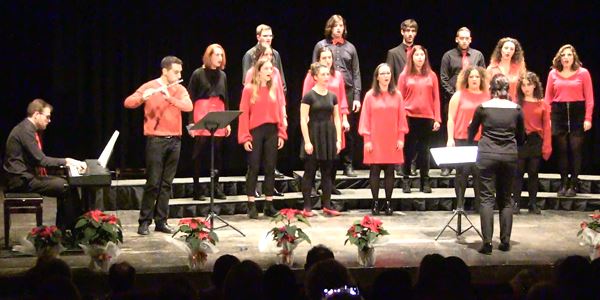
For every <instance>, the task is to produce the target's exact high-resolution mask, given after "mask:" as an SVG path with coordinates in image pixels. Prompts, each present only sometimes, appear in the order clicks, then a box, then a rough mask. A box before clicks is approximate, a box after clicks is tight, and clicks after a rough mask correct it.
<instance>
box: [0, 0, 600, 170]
mask: <svg viewBox="0 0 600 300" xmlns="http://www.w3.org/2000/svg"><path fill="white" fill-rule="evenodd" d="M446 2H448V3H446ZM548 2H550V1H548ZM548 2H546V1H518V2H514V3H512V2H509V1H474V2H456V1H435V2H427V1H411V2H407V1H402V2H401V1H394V2H392V3H389V2H375V1H339V2H337V1H314V2H312V1H272V2H260V3H258V4H256V3H255V2H254V1H164V2H162V1H161V2H158V1H21V2H17V1H3V3H2V4H0V6H1V7H0V8H1V11H2V14H3V16H2V19H3V21H4V24H5V25H4V26H2V29H0V30H2V37H3V41H4V42H3V45H4V46H3V47H2V48H3V51H2V52H3V53H4V55H3V57H4V62H5V63H4V66H5V68H4V72H5V75H4V76H2V77H3V81H4V82H5V84H4V86H5V88H4V89H3V92H4V96H3V98H4V99H3V100H2V101H1V103H2V104H1V105H2V106H1V107H0V111H1V113H2V116H1V118H0V120H1V121H0V122H1V130H0V140H1V141H4V140H5V139H6V136H7V135H8V133H9V132H10V129H11V128H12V126H14V125H15V124H16V123H18V122H19V121H20V120H21V119H22V118H23V117H24V116H25V107H26V105H27V103H28V102H29V101H30V100H31V99H33V98H35V97H42V98H44V99H46V100H47V101H49V102H50V103H52V104H53V105H54V107H55V111H54V113H53V118H52V124H51V125H50V126H49V127H48V129H47V130H46V131H47V132H46V137H45V152H46V153H48V154H50V155H52V156H71V157H74V158H79V159H83V158H91V157H96V156H98V154H99V152H100V151H101V149H102V147H103V146H104V144H105V143H106V142H107V140H108V139H109V137H110V135H111V134H112V132H113V131H114V130H115V129H118V130H120V131H121V137H120V138H119V141H118V143H117V146H116V149H115V153H114V154H113V158H112V160H111V163H110V167H111V168H141V167H143V166H144V144H145V143H144V142H145V141H144V138H143V135H142V123H143V111H142V109H141V108H140V109H137V110H126V109H125V108H123V104H122V103H123V100H124V99H125V97H127V96H128V95H129V94H130V93H132V92H133V91H134V90H135V89H136V88H137V87H138V86H140V85H141V84H142V83H144V82H146V81H148V80H150V79H153V78H156V77H158V76H159V74H160V69H159V62H160V60H161V58H162V57H164V56H166V55H176V56H178V57H180V58H181V59H183V61H184V72H183V78H184V80H185V82H186V85H187V80H188V79H189V76H190V74H191V73H192V71H193V70H194V69H195V68H197V67H199V66H200V65H201V57H202V54H203V52H204V49H205V48H206V46H207V45H208V44H210V43H220V44H221V45H223V47H224V48H225V50H226V54H227V62H228V63H227V67H226V69H225V71H226V73H227V75H228V79H229V82H228V83H229V93H230V97H231V99H232V100H231V104H232V105H231V108H232V109H233V108H237V106H238V102H239V97H240V92H241V88H242V85H241V77H242V75H241V58H242V56H243V54H244V53H245V51H246V50H247V49H248V48H250V47H252V46H253V45H254V44H255V43H256V38H255V33H254V30H255V28H256V26H257V25H258V24H260V23H266V24H269V25H270V26H271V27H272V28H273V31H274V34H275V39H274V42H273V46H274V48H275V49H277V50H278V51H279V52H280V54H281V56H282V60H283V65H284V71H285V75H286V79H287V84H288V95H287V96H288V103H289V106H288V107H289V108H288V110H289V111H288V114H289V115H290V126H289V130H288V133H289V135H290V141H289V143H288V144H287V145H286V147H285V149H284V150H283V151H282V152H281V159H280V168H281V169H283V170H284V171H290V170H292V169H298V168H300V167H301V165H300V162H299V160H298V158H297V154H298V149H299V138H300V132H299V126H298V111H299V107H298V106H299V105H298V102H299V99H300V92H301V89H302V80H303V79H304V75H305V73H306V70H307V68H308V66H309V64H310V57H311V53H312V50H313V47H314V45H315V43H316V42H317V41H319V40H320V39H322V38H323V28H324V25H325V22H326V20H327V19H328V17H329V16H330V15H332V14H334V13H339V14H341V15H343V16H344V17H345V18H346V20H347V26H348V31H349V35H348V39H349V40H350V41H351V42H352V43H353V44H354V45H355V46H356V47H357V50H358V54H359V58H360V65H361V71H362V83H363V91H362V94H363V95H364V93H365V92H366V91H367V90H368V87H369V86H370V84H371V77H372V72H373V69H374V67H375V66H376V65H377V64H378V63H380V62H382V61H384V60H385V55H386V53H387V50H388V49H390V48H393V47H395V46H396V45H398V44H399V43H400V42H401V36H400V32H399V24H400V22H401V21H402V20H404V19H406V18H414V19H416V20H417V21H418V23H419V32H418V35H417V38H416V41H417V43H418V44H422V45H424V46H426V47H427V48H428V49H429V53H430V59H431V62H432V65H433V68H434V70H435V71H436V72H438V71H439V63H440V60H441V56H442V55H443V53H444V52H445V51H446V50H448V49H450V48H451V47H454V45H455V44H454V35H455V32H456V30H457V29H458V28H459V27H461V26H468V27H469V28H470V29H471V30H472V35H473V44H472V46H473V47H474V48H477V49H479V50H481V51H482V52H483V53H484V55H485V56H486V58H488V59H489V56H490V54H491V51H492V49H493V48H494V46H495V44H496V41H497V40H498V39H499V38H501V37H505V36H511V37H514V38H517V39H518V40H519V41H521V44H522V45H523V47H524V50H525V57H526V62H527V66H528V68H529V69H531V70H532V71H534V72H536V73H538V74H539V75H540V76H541V77H542V80H543V82H545V79H546V76H547V73H548V70H549V66H550V63H551V60H552V57H553V56H554V54H555V52H556V50H557V49H558V48H559V47H560V46H561V45H562V44H565V43H572V44H573V45H574V46H575V47H577V50H578V53H579V55H580V57H581V59H582V60H583V62H584V65H585V66H586V67H587V68H588V69H589V70H590V71H591V73H592V78H593V80H594V84H595V90H596V92H598V91H599V89H598V83H599V80H600V76H599V75H600V74H599V72H600V65H599V64H598V62H599V59H598V53H600V51H599V50H600V47H599V46H598V42H597V37H598V33H599V31H598V26H597V23H598V22H597V20H596V18H597V17H596V14H597V12H598V11H600V7H599V5H598V4H596V3H597V2H596V1H581V2H578V1H569V2H561V4H559V5H557V4H548ZM438 73H439V72H438ZM597 110H598V109H596V112H595V114H594V117H595V119H594V127H593V129H592V131H591V132H590V133H589V134H587V141H586V149H585V152H586V161H585V164H584V165H585V171H586V172H588V173H590V172H594V173H597V171H596V170H598V166H599V164H600V158H599V157H598V156H597V155H592V153H598V150H599V149H598V148H599V147H598V146H597V143H594V142H593V141H594V140H597V139H598V135H599V133H600V131H599V130H598V126H600V124H599V122H598V121H597V120H598V118H597V116H598V112H597ZM234 132H236V131H234ZM183 141H184V143H183V148H182V158H181V162H180V172H179V174H178V176H188V175H189V173H190V163H189V161H190V159H189V157H190V152H191V139H190V138H189V137H188V136H185V138H184V140H183ZM1 151H4V149H3V147H2V150H1ZM225 162H226V165H227V171H229V173H235V174H242V173H243V171H244V169H245V158H244V155H243V152H242V149H241V147H240V146H238V145H237V142H236V139H235V138H230V139H229V140H228V142H227V144H226V160H225ZM553 166H554V162H553V160H551V161H550V163H549V164H546V165H545V167H544V168H545V169H546V170H547V171H548V170H549V171H556V170H554V167H553Z"/></svg>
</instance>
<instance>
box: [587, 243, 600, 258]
mask: <svg viewBox="0 0 600 300" xmlns="http://www.w3.org/2000/svg"><path fill="white" fill-rule="evenodd" d="M589 249H590V260H594V259H596V258H598V257H600V244H598V245H596V246H590V248H589Z"/></svg>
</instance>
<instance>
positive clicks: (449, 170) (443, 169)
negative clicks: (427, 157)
mask: <svg viewBox="0 0 600 300" xmlns="http://www.w3.org/2000/svg"><path fill="white" fill-rule="evenodd" d="M450 172H452V169H448V168H442V173H441V174H440V175H442V176H444V177H446V176H449V175H450Z"/></svg>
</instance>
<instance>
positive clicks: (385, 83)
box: [358, 63, 408, 215]
mask: <svg viewBox="0 0 600 300" xmlns="http://www.w3.org/2000/svg"><path fill="white" fill-rule="evenodd" d="M391 78H392V73H391V71H390V66H388V64H386V63H383V64H380V65H378V66H377V68H375V72H374V73H373V83H372V85H371V90H369V91H368V92H367V94H366V95H365V99H364V101H363V108H362V112H361V113H360V123H359V126H358V133H359V134H360V135H362V136H363V139H364V151H363V152H364V160H363V163H364V164H367V165H370V173H369V185H370V186H371V195H372V196H373V206H372V209H371V212H372V214H373V215H378V214H379V212H380V211H381V209H384V210H385V214H386V215H391V214H392V213H393V210H392V205H391V203H390V201H391V200H392V192H393V189H394V166H395V165H398V164H402V163H403V162H404V152H403V151H404V135H405V134H406V133H407V132H408V124H407V123H406V112H405V110H404V100H403V99H402V94H400V92H399V91H398V90H396V85H395V84H394V82H392V81H391ZM381 170H383V173H384V190H385V200H386V201H385V207H384V205H382V204H383V203H379V181H380V179H379V176H380V174H381Z"/></svg>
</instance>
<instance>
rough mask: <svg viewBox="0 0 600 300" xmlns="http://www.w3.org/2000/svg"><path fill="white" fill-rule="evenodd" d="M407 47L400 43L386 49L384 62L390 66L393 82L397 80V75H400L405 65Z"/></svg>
mask: <svg viewBox="0 0 600 300" xmlns="http://www.w3.org/2000/svg"><path fill="white" fill-rule="evenodd" d="M408 47H409V46H407V45H406V44H405V43H401V44H400V45H398V46H397V47H395V48H392V49H390V50H388V53H387V58H386V59H385V62H386V63H387V64H388V65H389V66H390V71H391V72H392V80H393V81H394V83H396V82H398V77H400V74H401V73H402V71H403V70H404V67H405V66H406V51H408Z"/></svg>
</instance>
